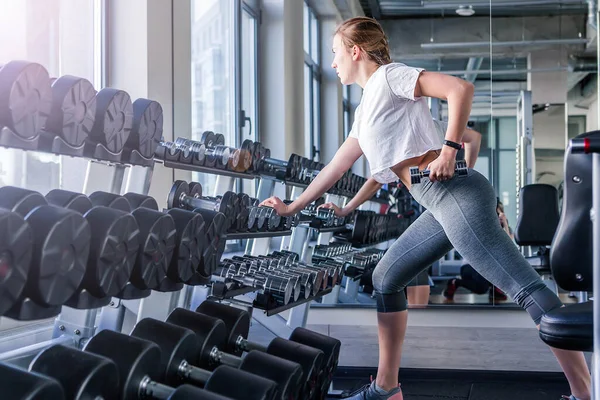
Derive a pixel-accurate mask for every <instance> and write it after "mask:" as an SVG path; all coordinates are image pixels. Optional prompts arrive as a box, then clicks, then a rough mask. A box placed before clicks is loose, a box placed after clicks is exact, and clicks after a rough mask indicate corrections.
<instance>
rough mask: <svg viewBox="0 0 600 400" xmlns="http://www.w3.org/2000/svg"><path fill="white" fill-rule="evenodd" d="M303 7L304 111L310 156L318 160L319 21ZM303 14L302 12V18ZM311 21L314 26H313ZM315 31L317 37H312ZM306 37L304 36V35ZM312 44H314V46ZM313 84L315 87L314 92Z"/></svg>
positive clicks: (319, 96)
mask: <svg viewBox="0 0 600 400" xmlns="http://www.w3.org/2000/svg"><path fill="white" fill-rule="evenodd" d="M304 7H305V9H307V10H308V20H305V21H304V24H303V26H304V29H305V30H306V31H307V32H308V53H307V52H306V49H304V64H305V65H306V66H308V67H309V70H310V73H309V82H304V85H309V90H308V93H309V96H310V99H309V100H310V101H309V103H310V105H311V106H310V110H304V112H305V113H306V112H309V113H310V128H309V132H310V137H309V143H310V158H311V159H312V160H315V161H320V155H321V126H320V124H315V121H319V122H320V121H321V90H322V73H321V64H320V58H319V54H320V52H321V48H320V47H321V35H322V32H321V29H322V28H321V21H320V18H319V16H318V15H317V13H316V12H315V11H314V10H313V9H312V7H311V6H310V4H308V2H306V1H304ZM304 16H305V14H304V13H303V19H304ZM313 21H314V23H315V24H316V27H313ZM314 32H316V35H317V37H316V38H314V37H313V33H314ZM305 37H306V36H305ZM314 45H316V48H313V47H315V46H314ZM315 85H316V87H317V89H316V92H317V93H315Z"/></svg>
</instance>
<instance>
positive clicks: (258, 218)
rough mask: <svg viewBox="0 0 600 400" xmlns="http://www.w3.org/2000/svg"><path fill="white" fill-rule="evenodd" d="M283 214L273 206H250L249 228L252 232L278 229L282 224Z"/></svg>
mask: <svg viewBox="0 0 600 400" xmlns="http://www.w3.org/2000/svg"><path fill="white" fill-rule="evenodd" d="M281 219H282V218H281V216H279V214H277V213H276V212H275V209H273V208H272V207H264V206H259V207H250V209H249V214H248V230H249V231H251V232H256V231H259V232H266V231H276V230H277V229H279V227H280V226H281Z"/></svg>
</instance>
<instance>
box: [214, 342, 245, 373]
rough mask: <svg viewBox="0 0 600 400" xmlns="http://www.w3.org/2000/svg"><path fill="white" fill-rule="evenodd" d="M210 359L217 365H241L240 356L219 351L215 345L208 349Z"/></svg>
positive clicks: (236, 366)
mask: <svg viewBox="0 0 600 400" xmlns="http://www.w3.org/2000/svg"><path fill="white" fill-rule="evenodd" d="M210 359H211V361H212V362H214V363H216V364H217V365H220V364H224V365H229V366H230V367H234V368H239V367H240V366H241V365H242V359H241V358H239V357H236V356H234V355H231V354H227V353H224V352H222V351H220V350H219V349H218V348H217V347H213V348H212V350H211V351H210Z"/></svg>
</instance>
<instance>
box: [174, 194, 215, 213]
mask: <svg viewBox="0 0 600 400" xmlns="http://www.w3.org/2000/svg"><path fill="white" fill-rule="evenodd" d="M180 200H181V203H182V204H185V205H187V206H188V207H190V208H201V209H203V210H210V211H217V210H218V208H219V202H220V200H218V199H217V200H216V201H211V200H206V199H199V198H197V197H192V196H188V195H186V194H183V195H182V196H181V199H180Z"/></svg>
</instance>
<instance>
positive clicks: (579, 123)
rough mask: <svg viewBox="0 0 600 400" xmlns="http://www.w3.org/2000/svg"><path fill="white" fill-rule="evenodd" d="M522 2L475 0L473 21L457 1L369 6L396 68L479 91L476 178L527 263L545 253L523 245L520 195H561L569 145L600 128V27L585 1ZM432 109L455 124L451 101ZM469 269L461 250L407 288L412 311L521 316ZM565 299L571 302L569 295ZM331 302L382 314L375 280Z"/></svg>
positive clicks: (349, 286) (360, 282)
mask: <svg viewBox="0 0 600 400" xmlns="http://www.w3.org/2000/svg"><path fill="white" fill-rule="evenodd" d="M414 3H419V2H414ZM515 3H516V2H511V1H504V0H503V1H490V0H471V1H470V2H469V4H470V7H468V8H469V9H468V10H466V11H467V12H465V10H464V8H465V7H461V3H460V2H453V1H450V0H444V1H429V0H427V1H422V2H420V5H415V4H410V5H409V4H408V2H391V1H378V0H371V1H367V0H364V1H361V5H362V6H363V8H364V10H365V14H366V15H368V16H374V17H376V18H377V19H378V20H379V21H380V22H381V25H382V27H383V29H384V31H385V32H386V34H387V36H388V38H389V43H390V46H391V48H390V53H391V54H390V55H391V58H392V60H393V61H395V62H402V63H405V64H407V65H409V66H414V67H420V68H424V69H426V70H429V71H439V72H443V73H446V74H450V75H454V76H457V77H460V78H462V79H465V80H468V81H470V82H472V83H473V84H474V85H475V96H474V101H473V106H472V111H471V114H470V118H469V128H470V129H472V130H473V131H476V132H478V133H479V135H480V136H479V137H480V140H481V143H480V149H479V152H478V158H477V162H476V164H475V166H474V169H476V170H477V171H479V172H480V173H481V174H483V175H484V176H485V177H486V178H487V179H489V180H490V182H491V183H492V185H493V187H494V189H495V191H496V196H497V205H498V207H497V212H498V224H500V225H501V226H502V227H503V228H504V229H505V232H506V234H507V236H509V237H510V238H511V239H512V240H514V241H515V246H517V247H519V248H520V249H522V250H523V252H524V253H525V255H535V253H536V252H537V251H538V248H537V247H536V248H533V249H532V248H530V247H529V246H525V245H519V243H517V240H516V235H515V233H516V230H517V225H518V222H519V220H520V218H519V216H520V215H519V213H520V206H519V192H520V188H521V187H522V186H524V185H526V184H532V183H545V184H549V185H551V186H553V187H556V188H557V190H558V193H559V196H560V188H561V182H562V173H563V172H562V163H563V160H564V150H565V144H566V142H567V139H568V138H570V137H573V136H575V135H577V134H579V133H581V132H584V131H586V130H588V131H589V130H591V129H596V128H597V121H598V118H597V112H596V108H597V101H596V99H597V96H596V87H597V79H596V78H597V77H596V73H595V69H596V56H597V55H596V49H595V42H593V41H591V40H590V39H591V38H592V37H595V36H596V33H595V26H594V27H593V28H592V25H594V24H592V25H590V23H591V22H590V21H592V20H594V21H595V18H589V16H588V8H587V5H586V4H585V2H583V1H582V2H576V1H568V2H567V1H565V2H562V1H557V2H537V1H535V0H531V1H530V0H527V1H522V2H519V6H518V7H516V6H515ZM542 3H543V4H542ZM373 5H377V7H375V8H373V9H372V8H371V7H373ZM459 11H460V12H459ZM593 17H595V16H593ZM429 105H430V109H431V113H432V116H433V118H436V119H442V120H445V119H447V118H448V109H447V103H446V102H445V101H437V100H435V99H432V100H431V101H430V104H429ZM459 157H460V156H459ZM462 157H464V153H463V154H462ZM406 196H408V198H409V202H410V195H409V194H406ZM558 204H560V201H558ZM410 208H411V211H413V212H414V213H415V216H413V217H412V218H415V217H416V216H417V215H418V214H419V213H420V212H422V211H423V210H422V209H421V208H420V206H419V205H418V204H416V203H415V202H412V204H411V205H410ZM538 258H539V257H538ZM532 262H533V261H532ZM468 265H469V263H468V261H467V260H465V259H463V258H462V257H461V255H460V254H458V253H457V252H455V251H451V252H449V253H448V254H446V255H445V256H444V257H442V258H441V259H440V260H438V261H436V262H435V263H434V264H433V265H431V266H430V268H429V269H428V270H427V274H423V275H421V276H419V277H418V278H417V279H416V280H415V281H413V282H411V284H410V285H409V287H408V288H407V294H408V297H409V307H413V306H414V307H421V306H422V305H424V304H427V305H429V306H443V307H446V306H452V305H478V306H483V305H485V306H493V307H496V308H497V307H517V305H516V304H515V303H514V302H513V300H512V299H511V298H507V297H506V296H505V295H504V294H503V293H502V292H500V291H499V290H497V289H495V288H494V287H493V286H491V284H490V283H489V282H487V281H486V280H485V279H483V277H481V275H479V274H477V273H476V272H475V271H474V270H473V269H472V268H469V267H468ZM540 274H543V275H542V277H543V278H544V279H545V280H546V278H548V276H546V274H545V273H544V272H540ZM419 287H421V288H422V289H418V288H419ZM561 296H563V297H561V298H562V299H563V301H569V293H561ZM327 301H330V302H331V303H343V304H350V305H358V304H361V305H368V306H374V304H375V301H374V299H373V297H372V286H371V285H370V272H369V271H367V272H366V273H365V274H364V275H362V276H361V277H360V278H358V279H357V280H356V281H351V282H347V283H346V282H345V283H344V284H343V286H342V289H341V291H340V294H339V296H337V297H335V298H334V299H333V300H332V299H331V298H330V299H328V300H327ZM570 301H573V299H570ZM331 303H330V304H331Z"/></svg>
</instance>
